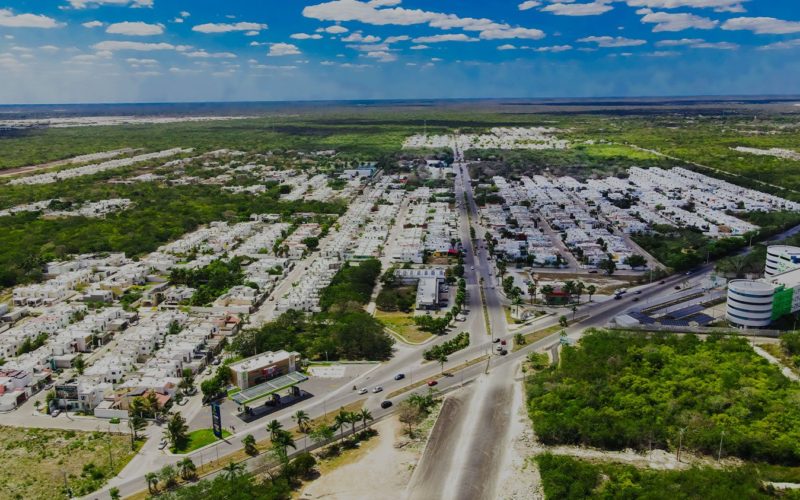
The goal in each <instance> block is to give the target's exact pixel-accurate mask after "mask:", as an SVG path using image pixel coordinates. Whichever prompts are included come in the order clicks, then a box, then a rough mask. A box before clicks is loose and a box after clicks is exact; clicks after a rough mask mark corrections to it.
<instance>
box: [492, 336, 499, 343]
mask: <svg viewBox="0 0 800 500" xmlns="http://www.w3.org/2000/svg"><path fill="white" fill-rule="evenodd" d="M492 342H494V343H495V344H496V343H498V342H500V338H499V337H496V338H495V339H494V340H492Z"/></svg>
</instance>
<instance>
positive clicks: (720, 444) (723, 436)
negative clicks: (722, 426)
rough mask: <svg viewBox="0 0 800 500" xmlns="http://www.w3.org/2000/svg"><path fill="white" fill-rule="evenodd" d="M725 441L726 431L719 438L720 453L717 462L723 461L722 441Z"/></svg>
mask: <svg viewBox="0 0 800 500" xmlns="http://www.w3.org/2000/svg"><path fill="white" fill-rule="evenodd" d="M723 439H725V431H722V434H721V435H720V436H719V452H718V453H717V462H719V461H720V460H722V440H723Z"/></svg>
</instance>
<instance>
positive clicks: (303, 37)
mask: <svg viewBox="0 0 800 500" xmlns="http://www.w3.org/2000/svg"><path fill="white" fill-rule="evenodd" d="M289 38H294V39H295V40H319V39H320V38H322V35H320V34H319V33H314V34H312V35H309V34H308V33H294V34H291V35H289Z"/></svg>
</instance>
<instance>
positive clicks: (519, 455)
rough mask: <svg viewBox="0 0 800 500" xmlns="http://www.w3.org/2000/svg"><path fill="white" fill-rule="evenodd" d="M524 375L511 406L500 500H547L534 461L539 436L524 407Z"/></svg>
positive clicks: (518, 380) (499, 493) (518, 377)
mask: <svg viewBox="0 0 800 500" xmlns="http://www.w3.org/2000/svg"><path fill="white" fill-rule="evenodd" d="M523 377H524V373H523V372H522V371H521V370H519V371H518V372H517V377H515V378H516V380H515V381H516V383H515V384H514V399H513V402H512V406H511V411H512V416H511V428H510V429H509V430H510V432H509V435H510V436H511V438H510V439H511V443H510V446H506V447H505V449H506V453H505V455H504V456H503V458H502V466H501V469H500V470H501V473H500V478H499V481H498V489H497V498H499V499H503V500H523V499H525V500H527V499H534V498H536V499H539V498H544V494H543V493H542V490H541V476H540V475H539V469H538V468H537V467H536V465H535V464H534V462H533V461H532V460H531V457H532V456H533V455H534V453H535V452H536V446H535V444H536V436H535V435H534V433H533V425H532V424H531V421H530V418H529V417H528V409H527V406H526V405H525V386H524V383H523V382H522V378H523Z"/></svg>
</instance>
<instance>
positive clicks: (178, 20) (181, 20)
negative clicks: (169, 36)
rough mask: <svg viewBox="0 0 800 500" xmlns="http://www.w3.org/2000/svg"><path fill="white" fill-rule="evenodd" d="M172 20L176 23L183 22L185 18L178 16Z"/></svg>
mask: <svg viewBox="0 0 800 500" xmlns="http://www.w3.org/2000/svg"><path fill="white" fill-rule="evenodd" d="M172 22H173V23H176V24H183V18H182V17H176V18H175V19H173V20H172Z"/></svg>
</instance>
